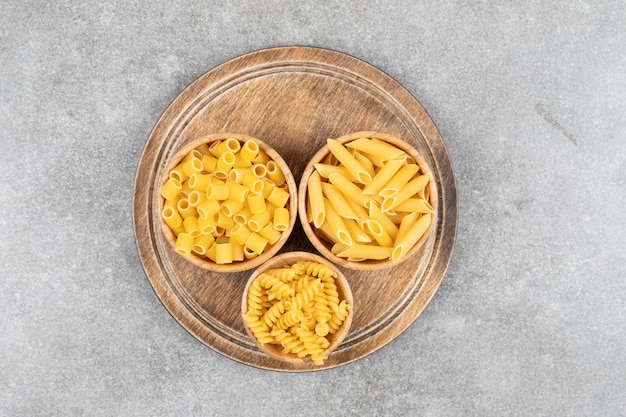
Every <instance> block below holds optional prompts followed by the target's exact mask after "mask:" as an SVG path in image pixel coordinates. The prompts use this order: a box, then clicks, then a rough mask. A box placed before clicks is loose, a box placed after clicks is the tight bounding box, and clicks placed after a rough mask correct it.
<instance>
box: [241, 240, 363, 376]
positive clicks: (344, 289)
mask: <svg viewBox="0 0 626 417" xmlns="http://www.w3.org/2000/svg"><path fill="white" fill-rule="evenodd" d="M241 314H242V319H243V323H244V327H245V329H246V333H247V334H248V335H249V336H250V338H251V339H252V340H253V342H254V343H255V345H256V346H257V347H258V348H259V349H260V350H261V351H262V352H264V353H266V354H267V355H269V356H270V357H272V358H274V359H277V360H280V361H283V362H289V363H292V364H295V365H302V366H313V367H315V366H321V365H324V363H325V361H326V360H327V359H328V357H329V355H330V354H331V353H332V352H333V350H335V349H336V348H337V346H339V345H340V344H341V342H342V341H343V340H344V338H345V336H346V335H347V334H348V332H349V330H350V325H351V323H352V317H353V298H352V292H351V290H350V286H349V284H348V282H347V280H346V278H345V276H344V275H343V274H342V273H341V271H340V270H339V269H338V268H337V267H336V266H335V265H333V264H332V263H330V262H329V261H328V260H327V259H325V258H323V257H321V256H319V255H316V254H313V253H309V252H287V253H283V254H280V255H278V256H275V257H274V258H272V259H271V260H269V261H268V262H266V263H265V264H263V266H261V267H259V268H258V269H257V270H255V271H254V272H253V273H252V275H251V276H250V278H249V280H248V282H247V283H246V286H245V289H244V293H243V297H242V304H241Z"/></svg>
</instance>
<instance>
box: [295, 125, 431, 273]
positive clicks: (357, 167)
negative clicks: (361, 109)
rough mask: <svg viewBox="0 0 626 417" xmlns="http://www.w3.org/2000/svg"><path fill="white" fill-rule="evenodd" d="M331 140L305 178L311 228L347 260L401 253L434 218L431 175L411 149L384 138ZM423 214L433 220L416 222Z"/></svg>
mask: <svg viewBox="0 0 626 417" xmlns="http://www.w3.org/2000/svg"><path fill="white" fill-rule="evenodd" d="M327 145H328V148H329V151H330V152H329V154H328V155H327V156H326V157H325V158H323V159H322V160H321V161H320V162H319V163H316V164H314V167H315V169H314V171H313V173H312V174H311V176H310V177H309V179H308V181H307V195H306V196H305V198H306V201H305V204H306V205H305V208H306V210H307V213H306V219H307V221H308V223H310V224H311V227H312V228H313V231H314V232H315V233H316V234H317V235H318V236H319V237H320V238H321V239H322V240H325V241H326V242H327V244H328V245H329V246H328V247H329V248H331V252H332V253H333V254H334V255H336V256H339V257H342V258H345V259H348V260H353V261H362V260H368V259H369V260H372V261H384V260H391V261H394V262H395V261H398V260H400V259H402V258H403V257H404V256H405V255H406V253H407V252H408V251H409V250H410V249H411V248H413V247H414V246H415V245H416V244H417V243H418V242H419V240H420V238H421V236H423V234H424V233H426V232H427V230H428V229H429V227H430V224H431V223H432V219H433V218H434V217H433V216H434V214H435V209H434V208H433V206H432V205H431V201H430V198H431V197H430V191H431V190H430V188H429V184H430V183H431V178H430V177H429V176H428V175H427V174H426V173H425V171H424V170H422V168H421V167H420V165H419V164H418V162H417V160H415V159H414V158H413V157H411V156H410V155H409V154H408V153H407V152H405V151H404V150H403V149H400V147H397V146H395V145H393V144H392V143H389V142H386V141H384V140H382V139H378V138H371V137H370V138H366V137H362V138H357V139H355V140H353V141H350V142H346V143H344V144H343V145H342V144H341V143H339V142H338V141H336V140H333V139H329V140H328V141H327ZM364 173H365V174H364ZM368 175H369V178H367V176H368ZM320 189H321V190H322V197H323V198H320V195H319V190H320ZM320 201H323V202H324V204H323V205H322V204H320ZM315 205H317V207H315ZM320 207H321V208H320ZM322 210H323V213H324V217H321V216H320V214H319V213H320V212H321V211H322ZM422 214H430V215H431V217H430V219H431V220H430V221H429V222H426V221H425V220H422V221H421V223H420V225H421V228H413V227H412V226H414V223H415V222H416V221H417V220H418V219H419V218H420V216H421V215H422ZM316 216H318V217H317V222H316V221H315V220H316ZM409 234H410V236H409ZM415 235H417V237H416V236H415ZM400 238H402V239H400ZM352 246H354V247H355V248H356V249H351V247H352ZM364 249H366V250H364Z"/></svg>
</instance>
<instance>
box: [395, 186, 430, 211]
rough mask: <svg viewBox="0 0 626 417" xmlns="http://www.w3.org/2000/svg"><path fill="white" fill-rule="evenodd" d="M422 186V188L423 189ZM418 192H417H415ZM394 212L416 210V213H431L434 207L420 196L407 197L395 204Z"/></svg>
mask: <svg viewBox="0 0 626 417" xmlns="http://www.w3.org/2000/svg"><path fill="white" fill-rule="evenodd" d="M424 189H425V188H423V189H422V190H424ZM417 194H418V195H419V194H420V193H419V192H418V193H417ZM394 210H395V211H396V212H417V213H433V212H434V209H433V206H431V205H430V203H429V202H428V201H426V200H424V199H422V198H419V197H416V198H408V199H406V200H404V202H402V203H400V204H397V205H396V206H395V208H394Z"/></svg>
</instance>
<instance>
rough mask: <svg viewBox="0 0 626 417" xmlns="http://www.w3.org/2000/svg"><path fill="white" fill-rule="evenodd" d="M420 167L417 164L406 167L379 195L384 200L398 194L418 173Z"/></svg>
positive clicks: (401, 169)
mask: <svg viewBox="0 0 626 417" xmlns="http://www.w3.org/2000/svg"><path fill="white" fill-rule="evenodd" d="M418 170H419V167H418V166H417V165H415V164H409V165H404V166H403V167H402V168H400V170H399V171H398V172H397V173H396V175H394V176H393V177H392V178H391V179H390V180H389V181H388V182H387V184H385V185H384V186H383V188H382V189H381V190H380V192H379V193H378V195H379V196H381V197H383V198H387V197H391V196H393V195H395V194H397V193H398V192H399V191H400V190H401V189H403V188H404V187H405V185H406V184H407V183H408V182H409V181H410V180H411V178H413V176H414V175H415V174H416V173H417V171H418Z"/></svg>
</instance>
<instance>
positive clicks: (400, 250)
mask: <svg viewBox="0 0 626 417" xmlns="http://www.w3.org/2000/svg"><path fill="white" fill-rule="evenodd" d="M431 221H432V215H431V214H430V213H426V214H423V215H422V216H421V217H420V218H419V219H417V221H416V222H415V223H413V224H412V225H411V226H410V227H409V228H408V230H406V232H403V233H402V235H400V238H401V239H397V240H396V242H395V243H394V245H393V251H392V253H391V259H392V260H393V261H398V260H400V259H401V258H402V257H403V256H404V255H405V254H406V253H407V252H408V251H409V250H410V249H411V248H412V247H413V246H415V244H416V243H417V242H418V241H419V240H420V239H421V238H422V236H423V235H424V233H426V230H427V229H428V227H429V226H430V223H431Z"/></svg>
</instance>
